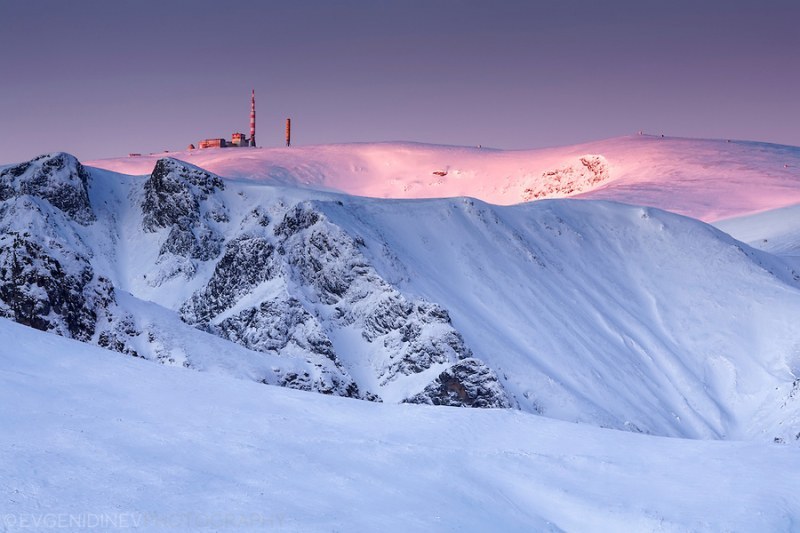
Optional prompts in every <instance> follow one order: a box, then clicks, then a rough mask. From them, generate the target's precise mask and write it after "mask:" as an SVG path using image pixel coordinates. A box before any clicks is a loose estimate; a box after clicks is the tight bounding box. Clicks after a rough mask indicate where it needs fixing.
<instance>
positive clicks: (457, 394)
mask: <svg viewBox="0 0 800 533" xmlns="http://www.w3.org/2000/svg"><path fill="white" fill-rule="evenodd" d="M404 403H419V404H428V405H449V406H453V407H481V408H489V407H496V408H511V407H513V403H512V401H511V400H510V399H509V397H508V395H507V394H506V392H505V390H503V387H502V385H500V382H499V381H498V379H497V376H496V375H495V373H494V372H493V371H492V370H491V369H490V368H489V367H487V366H486V365H485V364H483V363H482V362H481V361H479V360H478V359H464V360H463V361H460V362H458V363H456V364H454V365H453V366H451V367H450V368H448V369H447V370H445V371H444V372H442V373H441V374H439V376H438V377H437V378H436V379H435V380H433V381H432V382H431V383H430V384H429V385H428V386H427V387H425V389H424V390H423V391H422V392H420V393H419V394H416V395H415V396H412V397H411V398H408V399H406V400H404Z"/></svg>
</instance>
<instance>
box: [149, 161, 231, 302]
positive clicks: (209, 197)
mask: <svg viewBox="0 0 800 533" xmlns="http://www.w3.org/2000/svg"><path fill="white" fill-rule="evenodd" d="M224 188H225V185H224V182H223V181H222V179H220V178H219V177H218V176H215V175H214V174H211V173H210V172H206V171H205V170H202V169H200V168H197V167H194V166H192V165H189V164H187V163H184V162H182V161H178V160H176V159H171V158H164V159H159V160H158V161H157V162H156V165H155V168H153V172H152V173H151V174H150V178H149V179H148V180H147V181H146V182H145V184H144V199H143V200H142V204H141V208H142V227H143V229H144V231H146V232H149V233H154V232H157V231H160V230H163V229H168V230H169V233H168V235H167V238H166V240H165V241H164V242H163V244H162V245H161V249H160V250H159V261H158V268H156V269H155V270H154V271H152V272H150V273H149V275H148V280H149V283H150V284H151V285H153V286H158V285H161V284H162V283H163V282H164V281H167V280H169V279H171V278H174V277H175V276H177V275H179V274H180V275H183V277H185V278H186V279H190V278H192V277H193V276H194V275H195V273H196V271H197V261H208V260H210V259H213V258H215V257H217V256H218V255H219V254H220V252H221V250H222V243H223V240H224V239H223V237H222V236H221V235H220V233H219V232H218V231H217V230H216V229H215V228H214V226H215V225H216V224H219V223H224V222H227V221H228V211H227V209H226V207H225V205H224V204H223V202H222V201H221V200H220V199H219V198H218V197H217V195H216V193H218V192H219V191H222V190H223V189H224Z"/></svg>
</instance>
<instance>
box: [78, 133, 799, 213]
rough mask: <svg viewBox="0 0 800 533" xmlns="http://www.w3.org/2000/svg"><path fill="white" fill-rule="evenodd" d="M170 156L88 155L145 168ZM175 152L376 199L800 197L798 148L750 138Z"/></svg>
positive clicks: (769, 204)
mask: <svg viewBox="0 0 800 533" xmlns="http://www.w3.org/2000/svg"><path fill="white" fill-rule="evenodd" d="M163 155H164V154H155V155H150V156H148V155H145V156H141V157H126V158H117V159H107V160H100V161H92V162H89V163H87V164H88V165H91V166H95V167H98V168H105V169H109V170H114V171H117V172H124V173H128V174H146V173H149V172H150V171H151V170H152V168H153V165H154V164H155V161H156V160H157V159H158V158H160V157H162V156H163ZM169 155H170V156H172V157H176V158H178V159H182V160H185V161H189V162H191V163H193V164H195V165H197V166H199V167H202V168H205V169H207V170H209V171H211V172H215V173H216V174H218V175H220V176H223V177H227V178H241V179H248V180H256V181H260V182H265V183H269V184H275V185H290V186H298V187H305V188H314V189H324V190H336V191H341V192H345V193H348V194H355V195H360V196H371V197H378V198H443V197H453V196H471V197H475V198H480V199H482V200H484V201H487V202H491V203H495V204H515V203H519V202H522V201H527V200H531V199H540V198H559V197H565V196H579V197H582V198H599V199H608V200H616V201H621V202H626V203H632V204H636V205H646V206H653V207H658V208H661V209H666V210H669V211H673V212H676V213H681V214H684V215H688V216H691V217H694V218H699V219H702V220H705V221H714V220H717V219H720V218H727V217H732V216H737V215H742V214H747V213H753V212H758V211H763V210H767V209H772V208H776V207H782V206H787V205H792V204H794V203H800V187H798V182H800V148H796V147H791V146H781V145H774V144H766V143H756V142H746V141H727V140H701V139H682V138H671V137H661V136H652V135H636V136H630V137H620V138H614V139H608V140H603V141H597V142H591V143H586V144H580V145H575V146H566V147H558V148H546V149H539V150H519V151H506V150H494V149H487V148H476V147H452V146H436V145H425V144H416V143H372V144H370V143H362V144H343V145H320V146H305V147H304V146H299V147H292V148H261V149H207V150H194V151H187V152H174V153H170V154H169Z"/></svg>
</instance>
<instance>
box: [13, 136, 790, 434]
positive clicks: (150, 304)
mask: <svg viewBox="0 0 800 533" xmlns="http://www.w3.org/2000/svg"><path fill="white" fill-rule="evenodd" d="M616 142H617V143H618V144H619V143H622V144H626V145H627V144H636V143H641V146H649V144H648V143H659V142H662V140H661V139H638V138H636V139H633V140H624V141H616ZM663 142H678V141H672V140H667V141H663ZM611 144H614V143H611ZM700 145H701V148H698V149H697V150H701V149H702V150H704V149H705V148H703V146H705V145H704V143H700ZM717 145H719V146H724V147H728V146H729V145H734V146H737V145H736V143H717ZM715 146H716V145H715ZM372 148H374V147H372V146H369V145H367V146H357V147H355V148H353V147H344V148H342V147H326V148H314V149H309V150H310V152H309V154H308V156H309V162H308V165H309V168H310V167H313V166H314V163H313V162H314V159H313V157H317V156H315V155H314V154H317V155H318V154H319V153H325V152H327V153H329V154H330V155H329V157H330V160H331V161H333V163H335V164H336V165H339V167H337V168H343V167H342V164H343V163H342V162H343V161H347V160H348V157H350V156H351V155H352V151H353V150H356V151H358V150H362V151H363V150H369V149H372ZM412 148H413V150H423V149H424V150H428V151H429V152H430V153H435V154H438V155H437V157H441V153H449V152H457V151H459V150H460V153H473V154H474V155H475V158H476V160H477V158H482V157H484V156H485V154H484V152H483V151H481V150H478V149H475V150H471V149H449V148H447V149H441V148H431V147H411V148H410V149H412ZM389 149H391V150H394V149H396V147H394V146H389V147H388V148H387V147H385V146H384V147H381V150H382V152H380V153H385V152H386V151H387V150H389ZM598 151H600V150H595V152H598ZM269 152H270V151H260V150H235V149H231V150H228V151H224V150H222V151H213V152H208V153H209V154H210V153H214V154H217V155H219V156H220V157H225V158H227V159H226V160H225V161H224V162H225V164H226V165H233V164H234V163H233V161H234V159H235V158H236V157H239V158H241V162H240V164H241V165H242V169H243V170H241V171H240V172H241V173H242V175H243V174H244V173H248V172H252V173H253V175H252V176H251V177H254V178H258V177H259V175H258V173H256V172H255V171H254V170H253V168H254V167H251V166H249V165H256V166H257V165H258V164H262V165H263V163H264V161H263V158H262V154H264V153H269ZM275 152H279V151H275ZM580 152H581V153H582V152H587V150H583V149H580ZM287 153H288V152H287ZM576 153H578V149H576ZM490 154H491V152H490ZM412 155H413V154H412ZM597 155H598V157H594V156H589V155H587V154H584V155H583V156H579V157H578V163H577V165H579V166H580V167H581V168H583V169H584V170H583V171H569V172H567V171H564V172H561V173H560V174H549V175H548V176H550V177H549V179H550V180H551V181H541V179H539V178H537V179H538V180H539V181H537V183H539V185H542V184H544V185H547V183H550V184H553V183H556V182H558V179H561V180H562V183H563V180H564V179H566V177H567V176H569V179H573V178H576V179H577V178H578V177H579V176H581V175H582V176H584V178H587V177H589V175H590V174H591V175H592V176H595V177H596V178H597V179H598V180H599V181H598V183H599V182H600V181H603V182H604V181H607V180H611V179H613V176H614V172H615V171H614V168H615V166H614V164H611V163H607V162H608V161H612V160H613V159H614V158H613V157H611V156H609V157H606V156H602V157H600V155H602V154H597ZM312 156H313V157H312ZM495 156H496V157H503V156H504V154H503V153H498V154H495ZM505 156H506V157H512V156H513V157H518V154H516V153H512V154H511V155H505ZM194 157H195V158H194V159H192V161H195V162H197V161H198V160H199V159H198V158H200V157H211V156H206V155H203V153H200V155H197V156H194ZM286 157H289V156H288V155H287V156H286ZM291 157H292V158H297V160H298V161H299V160H300V159H302V157H303V154H302V152H300V153H294V152H293V153H292V155H291ZM403 157H412V156H408V155H405V156H403ZM131 160H135V161H136V162H137V163H139V162H140V161H145V158H142V159H138V158H131ZM437 161H438V160H437ZM748 161H755V159H748ZM152 163H153V165H152V167H151V168H150V170H149V173H148V174H146V175H142V176H131V175H124V174H118V173H115V172H112V171H109V170H101V169H97V168H91V167H84V166H83V165H81V164H80V163H78V162H77V160H75V159H74V158H73V157H71V156H69V155H66V154H50V155H47V156H42V157H41V158H38V159H36V160H34V161H31V162H28V163H23V164H20V165H13V166H8V167H5V168H1V169H0V190H1V191H2V195H3V196H2V198H3V204H2V210H0V224H2V225H3V229H4V232H3V235H4V237H3V238H4V242H3V246H2V261H3V262H2V270H0V282H1V283H2V285H0V300H2V302H3V304H4V305H3V307H2V308H1V310H2V314H3V316H6V317H9V318H12V319H14V320H16V321H17V322H20V323H23V324H26V325H30V326H33V327H35V328H38V329H42V330H45V331H52V332H55V333H59V334H61V335H64V336H67V337H72V338H75V339H78V340H84V341H88V342H92V343H94V344H97V345H99V346H103V347H107V348H110V349H112V350H116V351H119V352H122V353H126V354H129V355H135V356H138V357H143V358H146V359H151V360H154V361H159V362H161V363H164V364H169V365H176V366H184V367H188V368H194V369H197V370H205V371H213V372H218V373H225V374H230V375H233V376H235V377H240V378H245V379H249V380H253V381H258V382H262V383H265V384H270V385H281V386H285V387H290V388H296V389H301V390H308V391H316V392H321V393H324V394H332V395H338V396H347V397H353V398H360V399H364V400H371V401H382V402H387V403H399V402H412V403H424V404H434V405H456V406H472V407H501V408H514V409H521V410H523V411H528V412H532V413H539V414H542V415H545V416H548V417H552V418H558V419H562V420H568V421H578V422H585V423H588V424H593V425H599V426H604V427H611V428H618V429H628V430H632V431H640V432H646V433H651V434H655V435H666V436H682V437H692V438H758V439H764V440H773V439H776V438H777V439H779V440H783V441H787V442H788V441H794V440H795V436H796V434H797V433H798V432H800V428H798V425H799V424H800V418H799V416H800V399H798V396H799V395H800V393H798V390H800V385H798V383H799V382H798V381H797V376H798V375H800V352H799V351H798V349H797V347H798V346H800V331H797V330H796V328H794V325H793V317H794V316H796V315H797V313H798V312H799V311H800V291H799V289H800V283H798V274H797V273H796V272H795V270H794V269H793V267H792V264H791V263H789V262H786V261H785V260H784V259H783V258H780V257H776V256H773V255H770V254H768V253H764V252H762V251H758V250H755V249H753V248H751V247H749V246H748V245H745V244H743V243H741V242H739V241H736V240H734V239H733V238H731V237H729V236H728V235H726V234H724V233H722V232H720V231H718V230H716V229H714V228H712V227H711V226H708V225H706V224H705V223H702V222H699V221H697V220H693V219H689V218H684V217H682V216H679V215H675V214H670V213H667V212H664V211H660V210H657V209H650V208H641V207H632V206H627V205H622V204H617V203H608V202H595V201H571V200H548V201H539V202H532V203H526V204H520V205H514V206H507V207H500V206H494V205H491V204H487V203H484V202H482V201H479V200H475V199H470V198H453V199H440V200H379V199H367V198H359V197H354V196H350V195H346V194H342V193H336V192H331V191H328V192H326V191H321V190H318V187H319V186H320V185H325V186H331V185H335V184H336V183H335V181H336V180H337V179H341V180H344V179H345V175H344V174H336V173H335V172H333V171H331V172H332V174H330V175H329V174H327V172H328V170H329V168H328V167H326V168H324V169H323V170H320V171H319V172H320V176H322V177H323V178H324V179H321V180H320V181H318V182H315V183H314V184H313V185H314V187H315V188H311V187H296V186H291V187H290V186H285V185H284V186H275V185H271V184H270V182H265V181H264V180H261V179H249V180H242V179H230V176H232V175H234V173H232V172H228V173H227V174H226V176H225V179H223V178H220V177H219V176H218V175H216V174H213V173H211V172H209V171H207V170H205V169H203V168H199V167H197V166H194V165H191V164H188V163H185V162H182V161H180V160H177V159H174V158H161V159H158V160H155V161H152ZM333 163H332V165H333ZM484 163H485V164H486V165H490V162H484ZM351 164H355V163H352V161H351ZM423 164H427V163H424V162H421V163H420V162H418V163H417V165H418V167H417V168H421V165H423ZM741 164H742V165H743V166H746V164H745V163H741ZM753 164H755V163H753ZM334 166H335V165H334ZM556 167H558V165H556ZM269 168H271V167H269ZM269 168H267V169H266V170H264V172H267V173H270V172H272V170H269ZM330 168H333V166H332V167H330ZM558 168H561V167H558ZM576 168H577V167H576ZM451 170H453V169H450V170H448V171H447V172H448V174H447V175H446V176H441V177H443V178H447V177H448V176H450V172H451ZM287 172H288V173H287V174H286V176H289V177H291V179H290V180H289V182H291V183H293V182H292V180H295V179H296V178H297V174H296V172H297V171H296V169H295V170H292V171H290V172H289V171H287ZM409 172H411V171H409ZM587 172H588V174H587ZM746 172H749V170H748V171H746ZM746 172H745V173H746ZM781 172H782V171H781ZM242 175H239V177H242ZM330 176H332V177H330ZM776 176H777V175H776ZM234 177H235V175H234ZM779 177H780V176H778V177H776V178H775V179H778V178H779ZM540 178H541V176H540ZM557 178H558V179H557ZM326 179H330V180H333V181H330V182H326V181H325V180H326ZM453 179H455V178H453ZM476 179H477V178H476ZM580 179H583V178H580ZM588 179H589V181H592V179H593V178H590V177H589V178H588ZM620 179H622V178H620ZM553 180H555V181H553ZM765 180H766V179H765ZM623 181H624V180H623ZM734 181H735V180H734ZM766 181H769V180H766ZM598 183H591V184H590V185H591V186H592V187H594V186H596V185H597V184H598ZM609 183H611V182H609ZM544 185H542V186H544ZM495 186H499V185H495ZM609 190H611V185H607V188H606V189H601V190H598V191H609ZM562 192H565V191H562ZM596 192H597V191H596ZM551 193H552V194H555V193H553V192H552V191H550V192H547V194H551ZM720 205H721V204H720ZM715 209H716V211H720V212H721V211H724V209H723V208H715Z"/></svg>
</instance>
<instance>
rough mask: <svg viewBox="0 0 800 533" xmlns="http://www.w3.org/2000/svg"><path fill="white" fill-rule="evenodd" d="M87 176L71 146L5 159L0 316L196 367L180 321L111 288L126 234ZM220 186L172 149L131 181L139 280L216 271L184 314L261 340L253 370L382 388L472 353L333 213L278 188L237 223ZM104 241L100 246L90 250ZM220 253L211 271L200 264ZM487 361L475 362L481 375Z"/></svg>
mask: <svg viewBox="0 0 800 533" xmlns="http://www.w3.org/2000/svg"><path fill="white" fill-rule="evenodd" d="M89 184H90V175H89V174H88V172H87V171H86V169H84V168H83V167H82V166H81V165H80V163H79V162H78V161H77V160H76V159H75V158H74V157H72V156H70V155H68V154H55V155H50V156H42V157H40V158H37V159H35V160H33V161H31V162H28V163H22V164H20V165H16V166H12V167H8V168H6V169H4V170H3V171H2V172H0V230H2V236H0V316H4V317H8V318H11V319H13V320H15V321H17V322H20V323H22V324H27V325H29V326H32V327H35V328H38V329H41V330H45V331H51V332H54V333H57V334H60V335H64V336H68V337H72V338H75V339H78V340H82V341H85V342H91V343H94V344H97V345H99V346H102V347H105V348H108V349H111V350H114V351H118V352H121V353H125V354H128V355H131V356H137V357H144V358H147V359H152V360H155V361H159V362H162V363H164V364H175V365H181V366H186V367H193V358H192V354H191V353H189V352H187V351H185V350H182V349H181V348H180V337H181V335H185V333H184V334H178V335H177V336H176V335H173V334H172V332H171V331H170V329H169V328H168V327H166V326H161V325H160V324H158V323H157V322H153V321H152V320H140V319H139V318H137V316H136V313H135V312H130V311H128V310H126V309H125V308H123V307H121V306H120V304H119V303H118V302H117V301H116V296H115V291H114V287H113V285H112V283H111V281H110V279H111V278H113V277H114V276H115V275H118V273H116V272H114V271H113V270H109V271H108V272H106V271H102V268H104V267H110V266H111V265H113V264H114V261H115V260H116V259H115V257H114V254H115V252H114V251H113V250H114V246H115V244H114V243H115V242H116V239H117V238H118V237H117V236H116V235H115V234H114V229H113V225H112V226H109V225H108V222H109V221H110V220H113V219H114V213H112V212H111V210H112V209H113V208H112V207H109V206H107V204H104V205H102V206H101V210H100V211H97V213H100V214H103V213H105V214H104V216H105V217H110V218H109V219H106V218H104V219H103V220H104V222H103V225H102V227H100V226H97V227H93V226H92V223H93V222H94V221H95V220H97V216H98V215H97V213H96V212H95V211H94V210H93V206H92V205H91V203H90V196H89V188H88V187H89ZM137 190H138V191H139V194H141V196H137ZM223 192H224V183H223V181H222V180H221V179H220V178H219V177H217V176H215V175H213V174H211V173H209V172H206V171H204V170H202V169H199V168H197V167H193V166H192V165H189V164H186V163H183V162H181V161H177V160H174V159H169V158H165V159H161V160H159V161H158V162H157V163H156V165H155V168H154V169H153V172H152V174H151V175H150V177H149V178H148V179H147V180H146V181H145V183H144V184H143V186H142V188H141V189H133V192H132V195H133V197H134V198H139V200H137V204H138V206H139V207H140V208H141V228H142V230H143V232H144V235H143V236H141V238H143V239H144V241H143V242H149V243H153V244H154V245H155V246H157V247H154V248H153V251H155V250H157V251H158V254H157V256H154V255H151V256H150V257H156V258H155V261H153V259H150V263H149V265H150V266H149V267H148V268H150V270H149V271H148V270H147V269H145V271H144V272H142V273H141V278H139V279H141V280H142V281H144V283H145V284H147V285H149V286H151V287H160V286H161V285H162V284H163V283H165V282H167V281H177V280H176V278H177V277H178V276H183V277H184V278H186V279H187V280H191V279H194V278H195V277H196V276H197V275H198V272H203V273H204V274H205V275H207V276H208V274H207V273H208V272H209V271H211V274H210V276H209V277H208V279H207V280H204V281H203V282H202V284H201V285H200V288H199V289H198V290H196V291H195V292H194V293H193V294H192V295H191V296H190V297H189V298H188V299H187V300H186V301H185V302H184V303H183V304H182V305H181V306H180V311H179V316H180V318H181V319H182V320H183V322H184V323H186V324H188V325H191V326H194V327H197V328H199V329H201V330H203V331H205V332H208V333H211V334H214V335H216V336H218V337H221V338H222V339H226V340H229V341H232V342H235V343H236V344H239V345H241V346H243V347H245V348H247V349H249V350H253V351H257V352H262V353H263V354H268V356H269V357H270V358H272V359H265V360H268V361H275V362H271V363H268V364H267V365H266V368H264V367H259V370H258V371H257V372H252V373H250V374H249V375H250V376H251V377H252V378H253V379H256V380H259V381H263V382H265V383H270V384H275V385H280V386H285V387H292V388H296V389H302V390H308V391H316V392H320V393H323V394H334V395H339V396H348V397H355V398H362V399H367V400H372V401H381V398H380V396H379V394H376V392H379V391H371V390H368V388H369V387H378V388H380V387H383V386H385V385H387V384H389V383H390V382H393V381H395V380H398V379H402V378H403V377H404V376H409V375H412V374H417V373H419V372H424V371H425V370H427V369H429V368H431V367H432V366H434V365H453V364H457V363H458V362H459V361H462V360H471V359H470V358H471V357H472V352H471V351H470V350H469V348H468V347H467V346H466V344H465V343H464V340H463V339H462V337H461V335H460V334H459V333H458V332H457V331H456V330H455V328H454V327H453V324H452V322H451V320H450V316H449V314H448V313H447V311H446V310H445V309H444V308H442V307H441V306H439V305H437V304H435V303H432V302H427V301H424V300H421V299H412V298H408V297H406V296H405V295H404V294H402V293H401V292H400V291H399V290H397V289H396V288H395V287H394V286H392V285H391V284H390V283H389V282H387V281H386V280H385V279H383V278H382V277H381V276H380V275H379V274H378V272H377V271H376V270H375V268H374V267H373V266H372V265H371V264H370V261H369V260H368V259H367V257H366V256H365V255H364V253H362V248H364V247H365V246H366V244H365V243H364V241H363V240H361V239H360V238H359V237H358V236H353V235H351V234H350V233H348V232H347V231H345V230H344V229H343V228H342V227H340V226H338V225H336V224H335V223H333V222H332V221H331V220H329V218H328V217H327V216H326V215H325V211H324V209H323V205H324V204H318V203H316V202H300V203H291V202H288V205H287V204H285V203H284V202H283V201H281V200H277V201H275V202H272V203H267V204H264V205H260V206H257V207H255V208H252V207H251V208H250V211H249V212H245V213H246V214H244V216H242V217H241V219H240V220H238V221H237V225H228V222H230V220H229V218H230V217H229V209H228V207H227V206H226V205H225V201H224V200H225V196H224V194H223ZM101 197H102V196H101ZM104 200H105V199H104ZM233 228H238V229H233ZM101 233H102V234H103V235H105V237H104V238H105V239H106V240H104V241H103V242H104V244H103V245H102V246H101V248H97V247H96V246H97V243H95V242H94V238H95V237H96V236H97V235H99V234H101ZM148 235H149V237H148ZM86 238H89V240H88V241H84V239H86ZM98 251H101V254H102V259H101V260H100V261H99V262H96V261H95V259H96V258H95V257H94V254H95V253H97V252H98ZM151 253H152V252H151ZM211 261H214V263H213V269H212V264H207V265H206V266H204V265H203V263H204V262H211ZM143 264H144V265H147V263H146V262H145V263H143ZM98 265H101V266H100V271H98ZM172 287H179V285H172ZM127 298H129V296H125V297H124V298H123V300H125V299H127ZM125 301H128V300H125ZM126 305H128V304H126ZM134 305H139V304H134ZM343 331H346V333H345V336H347V337H348V338H349V339H350V340H349V341H347V342H344V343H343V344H340V345H337V343H336V342H334V339H336V338H337V335H341V334H342V332H343ZM337 346H339V347H338V348H337ZM337 349H338V350H342V351H343V352H344V353H341V354H340V353H337ZM283 361H285V364H284V363H283ZM350 365H356V366H361V365H367V367H368V368H371V369H372V370H373V371H374V373H375V375H374V379H373V378H370V379H368V380H367V381H366V382H367V383H369V384H370V385H367V386H362V385H360V384H359V383H358V382H357V381H356V379H354V377H353V376H352V375H351V374H350V371H349V368H351V366H350ZM200 366H201V367H202V366H203V363H202V362H200ZM485 375H486V374H485V373H482V374H476V376H477V377H476V376H473V378H472V381H471V382H470V383H471V384H472V386H473V388H475V387H478V386H479V383H478V381H479V377H481V376H485ZM375 383H377V386H376V385H375ZM486 388H487V389H489V388H491V387H490V386H489V385H486ZM479 396H480V395H479ZM473 403H474V402H473ZM478 403H480V402H478Z"/></svg>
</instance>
